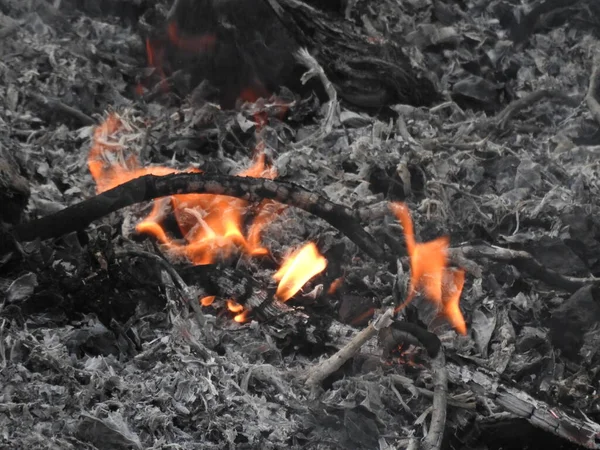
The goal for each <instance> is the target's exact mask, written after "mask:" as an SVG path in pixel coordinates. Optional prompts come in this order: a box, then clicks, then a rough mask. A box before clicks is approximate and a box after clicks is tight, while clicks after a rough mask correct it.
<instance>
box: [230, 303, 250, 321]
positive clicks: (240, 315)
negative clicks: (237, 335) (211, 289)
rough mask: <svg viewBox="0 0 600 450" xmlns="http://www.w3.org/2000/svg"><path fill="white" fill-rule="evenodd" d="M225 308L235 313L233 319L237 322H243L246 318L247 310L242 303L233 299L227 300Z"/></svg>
mask: <svg viewBox="0 0 600 450" xmlns="http://www.w3.org/2000/svg"><path fill="white" fill-rule="evenodd" d="M227 309H228V310H229V311H231V312H232V313H234V314H235V317H234V318H233V320H235V321H236V322H237V323H244V322H246V321H247V320H248V311H247V310H245V309H244V307H243V306H242V305H240V304H239V303H238V302H236V301H234V300H227Z"/></svg>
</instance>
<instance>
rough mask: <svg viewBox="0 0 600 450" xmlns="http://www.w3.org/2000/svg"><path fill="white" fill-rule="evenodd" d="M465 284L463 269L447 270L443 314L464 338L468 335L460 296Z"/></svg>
mask: <svg viewBox="0 0 600 450" xmlns="http://www.w3.org/2000/svg"><path fill="white" fill-rule="evenodd" d="M464 284H465V271H464V270H463V269H455V270H447V271H446V274H445V276H444V295H443V296H442V303H443V306H442V314H443V315H444V316H445V317H446V319H448V322H450V324H451V325H452V326H453V327H454V329H456V331H458V332H459V333H460V334H462V335H463V336H464V335H466V334H467V324H466V323H465V318H464V317H463V315H462V312H461V311H460V305H459V303H460V294H461V293H462V289H463V286H464Z"/></svg>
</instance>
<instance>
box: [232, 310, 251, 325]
mask: <svg viewBox="0 0 600 450" xmlns="http://www.w3.org/2000/svg"><path fill="white" fill-rule="evenodd" d="M233 320H235V321H236V322H237V323H244V322H247V321H248V311H244V312H242V313H240V314H238V315H237V316H235V317H234V318H233Z"/></svg>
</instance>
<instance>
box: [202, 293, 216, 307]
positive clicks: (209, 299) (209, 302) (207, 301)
mask: <svg viewBox="0 0 600 450" xmlns="http://www.w3.org/2000/svg"><path fill="white" fill-rule="evenodd" d="M215 298H216V297H215V296H214V295H209V296H208V297H204V298H202V299H201V300H200V304H201V305H202V306H210V305H212V304H213V302H214V301H215Z"/></svg>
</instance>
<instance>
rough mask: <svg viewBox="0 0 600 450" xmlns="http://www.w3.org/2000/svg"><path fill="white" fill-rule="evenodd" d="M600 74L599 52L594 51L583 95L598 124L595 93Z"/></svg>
mask: <svg viewBox="0 0 600 450" xmlns="http://www.w3.org/2000/svg"><path fill="white" fill-rule="evenodd" d="M599 74H600V52H598V51H596V52H595V53H594V66H593V69H592V74H591V75H590V84H589V86H588V91H587V95H586V96H585V102H586V103H587V106H588V108H589V109H590V112H591V113H592V115H593V116H594V119H596V122H598V124H600V103H598V100H596V94H597V93H598V78H599V76H598V75H599Z"/></svg>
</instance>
